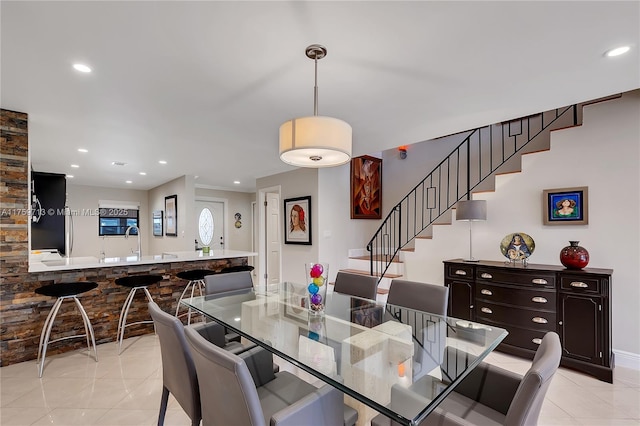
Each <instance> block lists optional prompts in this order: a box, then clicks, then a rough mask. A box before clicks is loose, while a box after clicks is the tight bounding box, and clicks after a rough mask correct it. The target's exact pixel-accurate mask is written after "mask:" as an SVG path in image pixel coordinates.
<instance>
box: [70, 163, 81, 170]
mask: <svg viewBox="0 0 640 426" xmlns="http://www.w3.org/2000/svg"><path fill="white" fill-rule="evenodd" d="M71 167H73V168H74V169H77V168H79V167H80V166H78V165H77V164H72V165H71Z"/></svg>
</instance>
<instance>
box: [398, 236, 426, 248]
mask: <svg viewBox="0 0 640 426" xmlns="http://www.w3.org/2000/svg"><path fill="white" fill-rule="evenodd" d="M416 238H418V237H416ZM423 238H424V237H423ZM400 251H416V248H415V247H409V248H401V249H400Z"/></svg>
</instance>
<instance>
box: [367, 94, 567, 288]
mask: <svg viewBox="0 0 640 426" xmlns="http://www.w3.org/2000/svg"><path fill="white" fill-rule="evenodd" d="M577 124H578V106H577V105H571V106H568V107H563V108H557V109H555V110H551V111H546V112H543V113H540V114H535V115H531V116H528V117H523V118H519V119H515V120H511V121H508V122H504V123H498V124H492V125H489V126H485V127H481V128H477V129H475V130H471V131H469V132H464V133H462V134H461V137H463V138H464V139H463V140H462V142H461V143H460V144H459V145H458V146H457V147H456V148H455V149H454V150H453V151H452V152H451V153H450V154H449V155H448V156H447V157H446V158H445V159H444V160H442V161H441V162H440V164H438V165H437V166H436V167H435V168H434V169H433V170H432V171H431V172H430V173H429V174H428V175H427V176H426V177H425V178H424V179H423V180H422V181H420V182H419V183H418V184H417V185H416V186H415V187H414V188H413V189H412V190H411V191H409V193H408V194H407V195H406V196H405V197H404V198H403V199H402V200H401V201H400V202H399V203H398V204H396V205H395V206H394V207H393V208H392V209H391V211H390V212H389V214H388V215H387V216H386V218H385V219H384V221H383V222H382V224H381V225H380V227H379V228H378V230H377V231H376V233H375V234H374V235H373V237H372V238H371V240H370V241H369V243H368V244H367V250H368V251H369V257H370V273H371V275H374V276H377V277H379V279H382V277H383V276H384V274H385V273H386V272H387V270H388V269H389V266H390V265H391V263H392V261H393V260H394V258H395V257H396V256H397V255H398V252H399V251H400V249H402V248H403V247H404V246H406V245H407V244H408V243H409V242H411V241H412V240H413V239H414V238H415V237H417V236H418V235H420V233H422V232H423V231H424V230H425V229H427V227H429V226H431V225H432V224H433V223H434V222H435V221H437V220H438V219H439V218H441V217H442V216H443V215H444V214H445V213H446V212H447V211H449V210H450V209H451V208H452V207H453V206H455V204H456V203H457V202H458V201H460V200H462V199H470V198H471V194H472V192H473V191H474V190H479V189H480V188H478V187H479V185H480V184H481V183H482V182H484V181H485V180H486V179H487V178H489V177H491V176H493V175H494V174H495V173H496V172H497V171H498V169H500V167H502V166H503V165H505V163H507V162H508V161H509V160H511V159H513V161H519V158H518V157H515V156H516V154H519V153H522V152H523V151H524V149H525V147H527V146H530V150H535V149H531V145H532V143H534V142H535V141H540V140H541V138H548V137H549V134H550V132H551V130H555V129H558V128H563V127H570V126H575V125H577ZM534 148H535V147H534Z"/></svg>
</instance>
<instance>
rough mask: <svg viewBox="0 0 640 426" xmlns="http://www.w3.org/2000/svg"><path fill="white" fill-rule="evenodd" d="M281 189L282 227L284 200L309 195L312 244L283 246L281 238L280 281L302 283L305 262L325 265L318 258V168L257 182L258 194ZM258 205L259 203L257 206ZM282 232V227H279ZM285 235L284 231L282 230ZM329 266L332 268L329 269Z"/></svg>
mask: <svg viewBox="0 0 640 426" xmlns="http://www.w3.org/2000/svg"><path fill="white" fill-rule="evenodd" d="M274 186H280V190H281V192H280V197H281V203H280V204H281V205H280V215H281V218H282V223H283V224H284V200H286V199H287V198H295V197H304V196H307V195H310V196H311V242H312V245H310V246H308V245H295V244H284V235H280V238H281V241H282V252H281V259H282V269H281V271H280V278H281V281H293V282H304V281H305V272H304V264H305V262H314V261H317V262H325V261H326V260H325V259H323V258H322V257H319V245H320V239H319V233H318V228H319V222H318V220H319V219H318V217H319V209H318V205H319V204H320V203H321V200H319V196H318V195H319V192H318V170H317V169H296V170H292V171H290V172H285V173H279V174H277V175H272V176H268V177H264V178H260V179H257V180H256V188H257V189H258V191H259V190H260V189H264V188H270V187H274ZM258 204H260V203H258ZM282 229H283V228H282ZM283 232H284V231H283ZM330 267H331V266H330Z"/></svg>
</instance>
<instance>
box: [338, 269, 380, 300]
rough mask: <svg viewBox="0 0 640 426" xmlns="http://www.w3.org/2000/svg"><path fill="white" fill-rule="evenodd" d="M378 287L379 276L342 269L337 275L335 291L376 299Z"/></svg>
mask: <svg viewBox="0 0 640 426" xmlns="http://www.w3.org/2000/svg"><path fill="white" fill-rule="evenodd" d="M377 288H378V278H377V277H374V276H372V275H362V274H351V273H349V272H342V271H340V272H338V274H337V275H336V282H335V285H334V287H333V291H335V292H336V293H342V294H348V295H350V296H356V297H362V298H365V299H370V300H376V292H377Z"/></svg>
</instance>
